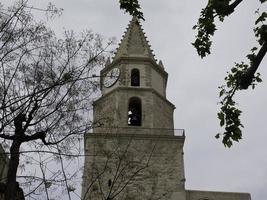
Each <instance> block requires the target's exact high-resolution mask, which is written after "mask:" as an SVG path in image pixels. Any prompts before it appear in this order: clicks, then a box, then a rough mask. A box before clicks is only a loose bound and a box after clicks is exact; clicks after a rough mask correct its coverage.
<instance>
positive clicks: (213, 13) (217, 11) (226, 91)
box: [192, 0, 267, 147]
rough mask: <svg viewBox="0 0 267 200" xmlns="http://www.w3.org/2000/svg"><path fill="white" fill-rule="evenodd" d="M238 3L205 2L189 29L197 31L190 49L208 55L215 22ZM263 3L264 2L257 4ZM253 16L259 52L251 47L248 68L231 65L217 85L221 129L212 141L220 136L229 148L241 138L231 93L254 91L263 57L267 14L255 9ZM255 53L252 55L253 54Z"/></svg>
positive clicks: (227, 1) (246, 65)
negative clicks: (197, 17) (256, 16)
mask: <svg viewBox="0 0 267 200" xmlns="http://www.w3.org/2000/svg"><path fill="white" fill-rule="evenodd" d="M241 2H242V0H235V1H231V0H223V1H222V0H209V1H208V4H207V6H206V7H205V8H204V9H202V11H201V14H200V17H199V20H198V23H197V25H195V26H194V27H193V29H195V30H197V35H196V40H195V42H194V43H192V44H193V46H194V47H195V48H196V50H197V52H198V54H199V56H200V57H201V58H203V57H205V56H207V55H208V54H210V48H211V45H212V41H211V37H212V36H213V35H214V33H215V31H216V24H215V19H216V18H218V19H219V21H221V22H222V21H223V20H224V18H225V17H227V16H229V15H230V14H232V13H233V12H234V9H235V8H236V7H237V6H238V5H239V4H240V3H241ZM260 2H261V3H264V2H266V1H265V0H262V1H260ZM256 14H258V15H259V17H258V18H257V19H256V20H255V25H256V27H255V29H254V32H255V37H256V38H257V41H258V44H259V46H260V49H259V50H258V48H257V47H253V48H252V49H251V53H250V54H248V55H247V58H248V59H249V61H250V65H248V64H245V63H244V62H242V63H241V64H237V63H236V64H235V67H233V68H232V69H231V71H230V72H228V73H227V77H225V82H226V84H225V85H223V86H220V87H219V89H220V94H219V96H220V98H221V101H220V104H221V108H220V111H219V112H218V119H219V121H220V126H221V127H224V132H223V133H219V134H217V135H216V138H220V136H222V137H223V139H222V142H223V144H224V145H225V146H227V147H231V146H232V144H233V141H237V142H238V141H239V140H240V139H241V138H242V131H241V128H243V125H242V123H241V121H240V115H241V113H242V112H241V110H239V109H238V108H237V104H236V102H235V101H234V100H233V96H234V94H235V93H236V92H237V91H238V90H245V89H248V87H249V86H251V87H252V88H253V89H254V88H255V85H256V83H259V82H261V81H262V80H261V79H260V77H259V76H260V74H259V73H256V71H257V69H258V67H259V65H260V63H261V61H262V59H263V57H264V56H265V54H266V51H267V46H266V45H267V44H266V41H267V37H266V33H267V26H266V25H265V24H264V22H265V20H266V17H267V14H266V12H260V10H259V9H258V10H257V11H256ZM257 50H258V52H257V53H256V51H257Z"/></svg>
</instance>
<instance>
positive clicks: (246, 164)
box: [32, 0, 267, 200]
mask: <svg viewBox="0 0 267 200" xmlns="http://www.w3.org/2000/svg"><path fill="white" fill-rule="evenodd" d="M32 1H33V0H32ZM33 2H34V3H35V4H36V5H38V6H44V5H45V4H46V3H47V2H48V1H47V0H35V1H33ZM52 2H53V3H54V4H55V5H56V6H58V7H61V8H64V13H63V15H62V16H61V17H60V18H58V19H56V20H55V21H53V22H52V23H51V27H52V28H53V29H54V30H56V32H57V33H58V34H60V33H62V32H63V29H73V30H75V31H76V32H79V31H82V30H84V29H91V30H93V31H95V32H98V33H100V34H102V35H103V36H105V37H113V36H115V37H116V38H117V39H118V41H119V40H120V39H121V36H122V35H123V32H124V31H125V29H126V27H127V24H128V22H129V20H130V19H131V17H130V16H128V15H127V14H124V13H123V12H122V11H121V10H119V4H118V0H113V1H111V0H75V1H74V0H56V1H52ZM206 2H207V0H205V1H203V0H202V1H177V0H168V1H166V0H157V1H155V0H142V1H140V3H141V6H142V9H143V12H144V16H145V19H146V21H145V22H142V24H143V28H144V31H145V32H146V35H147V37H148V40H149V41H150V44H151V45H152V49H153V50H154V53H155V55H156V58H157V59H161V60H162V61H163V64H164V66H165V69H166V71H167V72H168V73H169V80H168V89H167V96H168V99H169V100H170V101H171V102H172V103H173V104H174V105H176V110H175V118H174V122H175V128H183V129H185V131H186V142H185V146H184V152H185V154H184V158H185V173H186V188H187V189H197V190H215V191H231V192H237V191H238V192H249V193H251V195H252V199H253V200H262V199H265V198H266V197H267V189H266V188H267V145H266V142H267V131H266V126H265V125H266V122H267V117H266V115H267V106H266V103H267V94H266V91H267V90H266V89H267V83H266V81H267V69H266V65H267V58H265V59H264V60H263V62H262V64H261V67H260V69H259V72H260V73H261V74H262V79H263V83H261V84H260V85H258V86H257V87H256V89H255V90H253V91H252V90H251V89H250V90H248V91H244V92H241V93H240V94H239V95H238V102H239V106H240V108H241V109H242V110H243V113H242V122H243V125H244V126H245V128H244V130H243V140H242V141H241V142H240V143H238V144H235V145H234V146H233V147H232V148H231V149H226V148H224V147H223V145H222V144H221V142H220V141H219V140H216V139H215V138H214V136H215V134H216V133H218V131H220V127H219V123H218V120H217V114H216V113H217V111H218V108H219V106H218V105H217V102H218V101H219V100H218V86H219V85H221V84H222V83H223V79H224V77H225V75H226V71H227V70H229V69H230V68H231V67H232V66H233V65H234V62H240V61H242V60H245V56H246V55H247V54H248V53H249V50H250V49H251V48H252V47H253V45H254V44H255V38H254V33H253V31H252V27H253V24H254V21H255V18H256V17H257V16H256V15H255V14H254V11H255V10H256V9H257V8H258V7H259V5H260V4H259V1H258V0H250V1H244V3H242V5H241V6H240V7H238V8H237V9H236V12H235V13H234V14H233V15H232V16H231V17H229V18H227V19H226V20H225V22H224V23H218V29H219V30H218V31H217V32H216V34H215V37H214V39H213V41H214V44H213V47H212V55H210V56H208V57H207V58H205V59H203V60H202V59H200V58H199V57H198V56H197V54H196V51H195V49H193V47H192V45H191V42H193V40H194V35H195V33H194V31H193V30H192V26H193V25H195V23H196V22H197V18H198V16H199V13H200V10H201V8H202V7H204V6H205V5H206ZM261 9H262V10H264V9H265V10H267V9H266V6H265V7H262V8H261Z"/></svg>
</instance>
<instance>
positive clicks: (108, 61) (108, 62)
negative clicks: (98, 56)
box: [105, 57, 110, 66]
mask: <svg viewBox="0 0 267 200" xmlns="http://www.w3.org/2000/svg"><path fill="white" fill-rule="evenodd" d="M109 64H110V58H109V57H108V58H107V61H106V64H105V66H108V65H109Z"/></svg>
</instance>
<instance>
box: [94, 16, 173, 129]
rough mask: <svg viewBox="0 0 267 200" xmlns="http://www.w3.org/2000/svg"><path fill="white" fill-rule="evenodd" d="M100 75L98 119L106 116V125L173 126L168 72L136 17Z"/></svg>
mask: <svg viewBox="0 0 267 200" xmlns="http://www.w3.org/2000/svg"><path fill="white" fill-rule="evenodd" d="M100 76H101V91H102V97H101V98H99V99H98V100H97V101H96V102H95V104H94V119H95V121H96V122H97V121H98V120H100V121H101V119H103V116H105V117H106V121H105V122H103V123H104V124H103V126H104V127H105V126H107V127H111V126H112V127H130V126H132V127H142V128H168V129H173V110H174V109H175V107H174V105H173V104H172V103H170V102H169V101H168V100H167V99H166V86H167V79H168V74H167V72H166V71H165V70H164V67H163V64H162V62H161V61H159V62H158V63H157V62H156V60H155V58H154V55H153V53H152V50H151V48H150V45H149V44H148V42H147V39H146V37H145V34H144V32H143V30H142V28H141V26H140V24H139V22H138V20H137V19H135V18H134V19H133V20H132V21H131V22H130V24H129V26H128V28H127V30H126V32H125V35H124V37H123V39H122V40H121V43H120V45H119V48H118V49H117V52H116V54H115V57H114V58H113V61H112V62H110V61H109V60H108V61H107V63H106V66H105V68H104V69H103V70H102V71H101V73H100ZM107 101H108V106H106V105H105V104H106V102H107Z"/></svg>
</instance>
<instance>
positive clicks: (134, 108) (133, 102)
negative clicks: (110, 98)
mask: <svg viewBox="0 0 267 200" xmlns="http://www.w3.org/2000/svg"><path fill="white" fill-rule="evenodd" d="M141 121H142V108H141V100H140V99H139V98H137V97H132V98H130V100H129V109H128V125H129V126H141Z"/></svg>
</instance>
